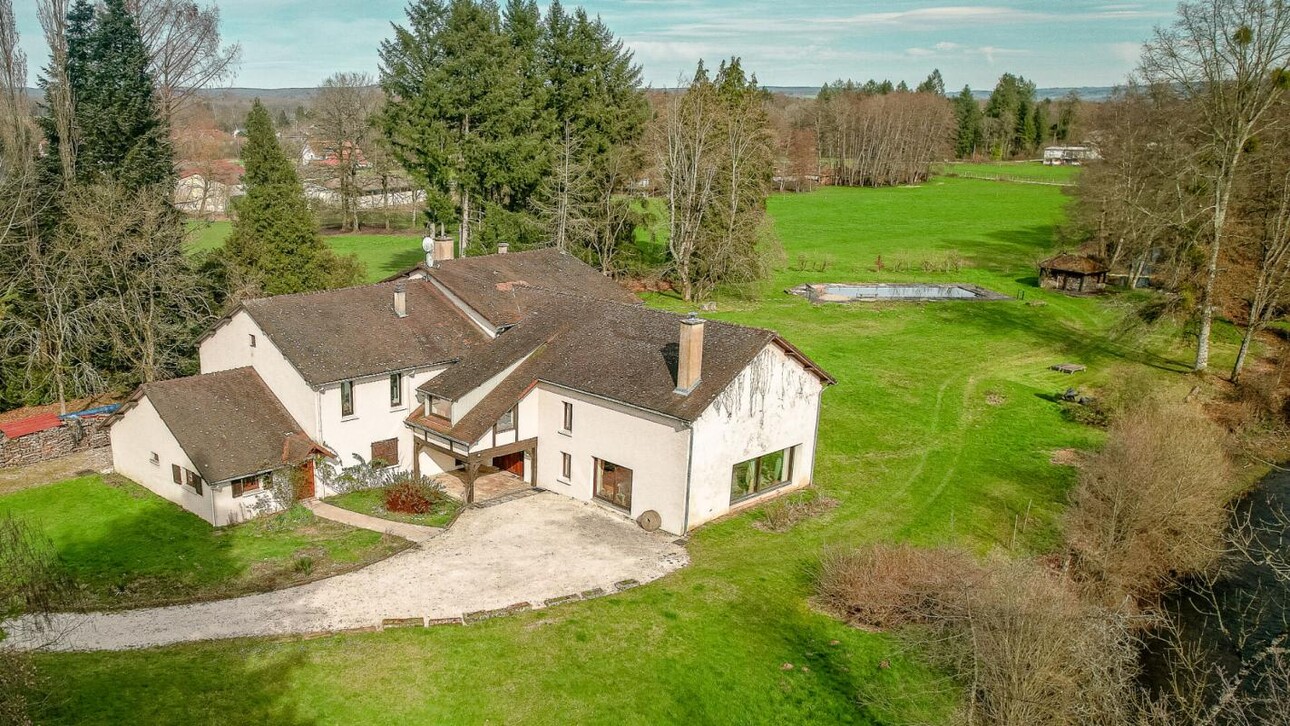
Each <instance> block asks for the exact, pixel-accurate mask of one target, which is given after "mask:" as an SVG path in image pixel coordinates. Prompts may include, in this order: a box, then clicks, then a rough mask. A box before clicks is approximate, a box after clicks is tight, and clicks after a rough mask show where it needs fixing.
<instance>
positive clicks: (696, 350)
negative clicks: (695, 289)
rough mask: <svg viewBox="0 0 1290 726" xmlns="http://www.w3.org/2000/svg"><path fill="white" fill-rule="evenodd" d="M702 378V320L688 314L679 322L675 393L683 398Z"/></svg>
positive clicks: (695, 314)
mask: <svg viewBox="0 0 1290 726" xmlns="http://www.w3.org/2000/svg"><path fill="white" fill-rule="evenodd" d="M702 377H703V319H702V318H700V317H699V315H698V313H690V315H689V317H687V318H685V319H684V320H682V321H681V340H680V348H679V350H678V354H677V357H676V392H677V393H679V394H681V395H683V396H685V395H689V393H690V392H691V391H693V390H694V388H695V386H698V385H699V381H700V380H701V379H702Z"/></svg>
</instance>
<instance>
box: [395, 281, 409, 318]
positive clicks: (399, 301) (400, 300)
mask: <svg viewBox="0 0 1290 726" xmlns="http://www.w3.org/2000/svg"><path fill="white" fill-rule="evenodd" d="M394 314H395V315H397V316H399V317H400V318H406V317H407V316H408V288H407V285H405V284H403V283H402V282H398V283H395V284H394Z"/></svg>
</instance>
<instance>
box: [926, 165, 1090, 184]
mask: <svg viewBox="0 0 1290 726" xmlns="http://www.w3.org/2000/svg"><path fill="white" fill-rule="evenodd" d="M936 170H937V171H938V172H939V173H943V174H958V175H961V176H967V177H989V178H1000V179H1005V180H1007V179H1017V180H1023V181H1042V182H1053V183H1055V184H1069V183H1072V182H1074V181H1075V176H1076V175H1077V174H1079V172H1080V167H1078V166H1044V165H1043V164H1042V163H1041V162H1038V161H1001V162H995V163H981V164H975V163H953V164H937V165H936Z"/></svg>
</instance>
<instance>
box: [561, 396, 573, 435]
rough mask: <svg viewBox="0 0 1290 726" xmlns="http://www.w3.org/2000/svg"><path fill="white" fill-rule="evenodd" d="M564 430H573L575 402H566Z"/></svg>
mask: <svg viewBox="0 0 1290 726" xmlns="http://www.w3.org/2000/svg"><path fill="white" fill-rule="evenodd" d="M562 430H564V431H570V432H571V431H573V404H572V403H569V402H568V401H565V402H564V428H563V429H562Z"/></svg>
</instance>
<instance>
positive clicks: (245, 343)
mask: <svg viewBox="0 0 1290 726" xmlns="http://www.w3.org/2000/svg"><path fill="white" fill-rule="evenodd" d="M251 335H255V347H251V339H250V336H251ZM198 355H199V357H200V358H201V370H202V373H213V372H215V371H226V370H230V369H233V368H243V367H245V366H251V367H252V368H255V372H256V373H259V374H260V378H262V379H264V382H265V384H267V385H268V386H269V390H271V391H273V394H274V395H275V396H277V397H278V400H279V401H282V405H283V406H284V407H286V409H287V412H288V413H290V414H291V417H292V418H294V419H295V420H296V423H297V424H299V425H300V428H301V429H302V430H304V432H305V433H307V434H309V435H310V436H311V437H314V438H317V437H318V416H317V411H316V407H317V399H318V397H317V394H316V393H315V392H314V390H313V388H311V387H310V386H309V384H308V383H306V382H305V379H304V378H303V377H301V375H300V373H299V372H297V371H296V369H295V367H294V366H292V365H291V363H290V361H288V360H287V359H286V357H284V356H283V355H282V351H280V350H278V346H276V345H274V344H273V341H272V340H270V339H269V336H267V335H265V334H264V331H262V330H260V326H258V325H256V323H255V321H254V320H253V319H252V318H251V316H250V314H248V313H247V312H246V311H245V310H239V311H238V312H237V313H235V314H234V315H233V317H232V318H230V319H229V321H228V322H227V323H225V324H224V325H223V326H222V327H220V329H219V330H216V331H215V333H214V334H212V335H211V336H210V337H209V338H207V339H206V340H204V341H202V344H201V346H200V348H199V349H198Z"/></svg>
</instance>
